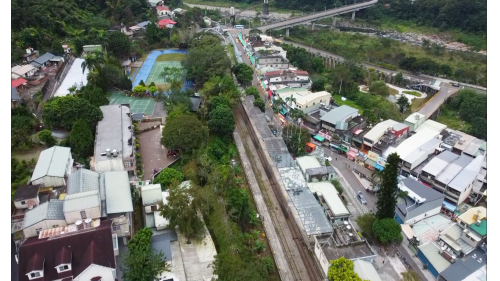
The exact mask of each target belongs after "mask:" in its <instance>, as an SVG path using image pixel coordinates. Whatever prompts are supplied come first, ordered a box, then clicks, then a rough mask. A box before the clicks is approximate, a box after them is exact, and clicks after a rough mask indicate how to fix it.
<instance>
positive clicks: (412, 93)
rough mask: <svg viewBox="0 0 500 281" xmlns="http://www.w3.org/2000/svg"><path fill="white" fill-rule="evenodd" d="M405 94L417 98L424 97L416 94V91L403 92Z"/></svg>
mask: <svg viewBox="0 0 500 281" xmlns="http://www.w3.org/2000/svg"><path fill="white" fill-rule="evenodd" d="M403 93H405V94H408V95H412V96H416V97H421V96H422V95H421V94H420V93H419V92H415V91H403Z"/></svg>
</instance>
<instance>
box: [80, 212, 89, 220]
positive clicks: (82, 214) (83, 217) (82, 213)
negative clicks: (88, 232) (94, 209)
mask: <svg viewBox="0 0 500 281" xmlns="http://www.w3.org/2000/svg"><path fill="white" fill-rule="evenodd" d="M80 216H81V217H82V220H84V219H86V218H87V214H86V213H85V211H81V212H80Z"/></svg>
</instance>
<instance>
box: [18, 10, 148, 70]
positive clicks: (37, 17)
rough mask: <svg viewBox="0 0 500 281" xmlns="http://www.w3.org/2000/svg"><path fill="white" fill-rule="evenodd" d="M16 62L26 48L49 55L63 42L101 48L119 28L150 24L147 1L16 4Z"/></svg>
mask: <svg viewBox="0 0 500 281" xmlns="http://www.w3.org/2000/svg"><path fill="white" fill-rule="evenodd" d="M11 3H12V10H11V11H12V12H11V13H12V22H11V23H12V31H11V32H12V33H11V37H12V41H11V42H12V46H11V49H12V58H13V60H14V58H18V55H19V54H22V53H23V52H24V50H25V48H26V47H33V48H34V49H36V50H42V51H48V50H51V49H52V46H55V45H59V46H60V43H61V42H62V41H64V42H65V43H72V44H73V45H86V44H101V43H102V42H103V41H104V38H105V37H106V35H107V34H106V33H107V30H108V29H109V28H110V27H112V26H116V25H120V24H121V23H123V24H126V25H127V24H133V23H137V22H138V21H143V20H148V19H150V17H151V15H152V9H151V8H150V6H149V4H148V2H147V1H146V0H109V1H105V0H51V1H49V0H12V2H11Z"/></svg>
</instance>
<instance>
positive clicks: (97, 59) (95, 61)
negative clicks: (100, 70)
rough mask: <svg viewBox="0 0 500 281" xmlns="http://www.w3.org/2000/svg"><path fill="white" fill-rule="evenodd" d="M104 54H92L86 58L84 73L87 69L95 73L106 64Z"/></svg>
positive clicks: (83, 64) (83, 67)
mask: <svg viewBox="0 0 500 281" xmlns="http://www.w3.org/2000/svg"><path fill="white" fill-rule="evenodd" d="M104 61H105V59H104V54H103V53H101V52H91V53H88V54H87V55H86V56H85V60H84V61H83V62H82V73H85V69H88V70H89V71H94V70H95V69H97V67H98V66H100V65H102V64H104Z"/></svg>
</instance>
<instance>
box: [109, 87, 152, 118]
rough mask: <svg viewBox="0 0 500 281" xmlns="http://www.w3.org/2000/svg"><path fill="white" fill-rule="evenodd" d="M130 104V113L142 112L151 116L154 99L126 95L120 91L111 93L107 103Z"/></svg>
mask: <svg viewBox="0 0 500 281" xmlns="http://www.w3.org/2000/svg"><path fill="white" fill-rule="evenodd" d="M124 103H128V104H130V110H131V111H132V113H144V115H146V116H152V115H153V111H154V109H155V100H154V99H152V98H138V97H127V96H126V95H125V94H123V93H122V92H114V93H111V97H110V98H109V104H124Z"/></svg>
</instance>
